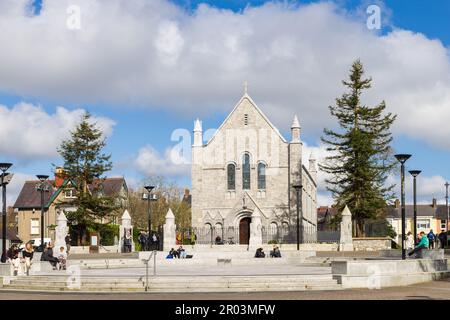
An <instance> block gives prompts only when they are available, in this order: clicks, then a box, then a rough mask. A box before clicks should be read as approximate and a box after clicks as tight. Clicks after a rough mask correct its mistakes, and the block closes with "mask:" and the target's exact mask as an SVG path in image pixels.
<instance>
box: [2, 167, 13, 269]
mask: <svg viewBox="0 0 450 320" xmlns="http://www.w3.org/2000/svg"><path fill="white" fill-rule="evenodd" d="M11 166H12V163H0V170H1V171H2V176H1V186H2V193H3V196H2V198H3V210H2V222H3V226H2V235H3V237H2V258H1V261H2V262H3V263H5V262H6V237H7V235H6V184H7V182H6V181H5V177H6V171H7V170H8V169H9V168H11Z"/></svg>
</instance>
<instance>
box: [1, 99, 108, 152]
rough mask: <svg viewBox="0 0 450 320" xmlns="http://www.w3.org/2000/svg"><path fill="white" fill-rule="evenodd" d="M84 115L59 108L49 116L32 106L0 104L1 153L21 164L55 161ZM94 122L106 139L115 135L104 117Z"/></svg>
mask: <svg viewBox="0 0 450 320" xmlns="http://www.w3.org/2000/svg"><path fill="white" fill-rule="evenodd" d="M84 112H85V111H84V110H82V109H76V110H73V111H70V110H68V109H66V108H64V107H57V108H56V111H55V113H53V114H49V113H47V112H46V111H45V110H44V109H43V108H42V107H40V106H36V105H33V104H29V103H19V104H16V105H15V106H13V107H12V108H8V107H6V106H4V105H0V123H1V125H0V153H1V154H3V155H4V156H10V157H13V158H14V159H18V160H19V161H21V160H22V161H26V160H35V159H36V158H47V159H48V158H53V157H55V156H57V148H58V147H59V145H60V143H61V141H62V140H63V139H66V138H68V137H69V135H70V131H71V130H73V128H74V127H75V126H76V124H77V123H78V122H79V121H80V119H81V116H82V114H83V113H84ZM92 120H93V122H96V123H97V125H98V127H99V128H101V129H102V130H103V131H104V134H105V135H106V136H109V135H111V134H112V128H113V125H114V122H113V121H112V120H110V119H108V118H102V117H93V118H92Z"/></svg>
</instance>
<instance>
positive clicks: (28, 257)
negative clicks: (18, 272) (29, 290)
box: [22, 242, 34, 276]
mask: <svg viewBox="0 0 450 320" xmlns="http://www.w3.org/2000/svg"><path fill="white" fill-rule="evenodd" d="M33 255H34V251H33V245H32V244H31V243H30V242H27V244H26V245H25V249H24V250H23V251H22V259H23V261H22V262H23V269H24V273H25V274H26V275H27V276H29V275H30V269H31V264H32V260H33Z"/></svg>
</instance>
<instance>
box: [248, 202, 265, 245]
mask: <svg viewBox="0 0 450 320" xmlns="http://www.w3.org/2000/svg"><path fill="white" fill-rule="evenodd" d="M261 228H262V223H261V214H260V213H259V210H258V209H257V208H255V211H254V212H253V214H252V222H251V223H250V240H249V246H250V247H260V246H261V245H262V232H261Z"/></svg>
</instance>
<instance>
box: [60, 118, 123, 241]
mask: <svg viewBox="0 0 450 320" xmlns="http://www.w3.org/2000/svg"><path fill="white" fill-rule="evenodd" d="M105 146H106V140H105V138H103V133H102V131H101V130H100V129H98V128H97V125H96V123H92V121H91V115H90V114H89V113H85V114H84V115H83V116H82V119H81V122H80V123H79V124H78V125H77V126H76V128H75V129H74V131H72V132H71V136H70V138H69V139H68V140H65V141H63V142H62V143H61V146H60V147H59V148H58V153H59V154H60V155H61V157H62V158H63V160H64V171H65V176H66V178H67V179H68V180H70V181H72V182H73V183H74V187H75V189H76V198H75V199H74V201H73V205H74V206H75V207H76V208H77V210H76V211H74V212H72V211H68V212H67V213H66V215H67V218H68V220H69V222H71V224H72V226H73V228H76V229H77V232H78V234H79V236H80V237H79V240H81V241H82V242H84V241H85V236H86V231H87V229H88V228H95V227H96V226H97V225H98V223H99V221H102V220H103V219H104V218H108V217H110V215H111V214H112V212H113V211H114V210H115V209H117V205H116V203H117V202H116V201H115V199H112V198H110V197H107V196H105V195H103V194H102V193H101V182H102V180H103V179H104V176H103V175H104V173H105V172H107V171H109V170H111V169H112V163H111V162H110V158H111V155H107V154H104V153H103V152H102V149H103V148H104V147H105Z"/></svg>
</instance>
